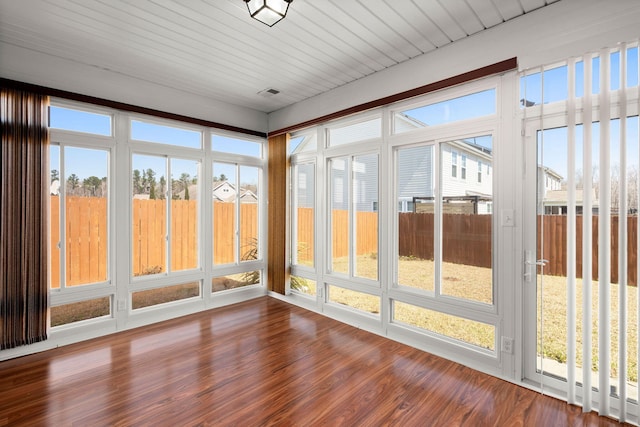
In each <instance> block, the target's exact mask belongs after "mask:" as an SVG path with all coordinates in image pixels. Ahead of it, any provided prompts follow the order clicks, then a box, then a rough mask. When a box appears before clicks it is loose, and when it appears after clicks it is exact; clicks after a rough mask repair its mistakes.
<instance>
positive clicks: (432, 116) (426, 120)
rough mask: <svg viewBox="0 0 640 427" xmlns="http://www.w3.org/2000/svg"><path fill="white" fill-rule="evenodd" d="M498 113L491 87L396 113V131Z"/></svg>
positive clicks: (405, 130)
mask: <svg viewBox="0 0 640 427" xmlns="http://www.w3.org/2000/svg"><path fill="white" fill-rule="evenodd" d="M491 114H496V91H495V89H489V90H485V91H482V92H477V93H472V94H470V95H465V96H461V97H459V98H454V99H448V100H446V101H442V102H437V103H435V104H430V105H425V106H422V107H417V108H412V109H409V110H404V111H400V112H396V113H395V114H394V133H403V132H408V131H411V130H414V129H419V128H424V127H426V126H436V125H441V124H444V123H451V122H456V121H459V120H467V119H473V118H477V117H483V116H488V115H491Z"/></svg>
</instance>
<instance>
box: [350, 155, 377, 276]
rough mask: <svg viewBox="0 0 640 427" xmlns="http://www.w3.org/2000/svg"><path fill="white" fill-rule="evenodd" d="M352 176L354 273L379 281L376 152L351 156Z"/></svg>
mask: <svg viewBox="0 0 640 427" xmlns="http://www.w3.org/2000/svg"><path fill="white" fill-rule="evenodd" d="M352 177H353V178H352V185H353V190H352V194H353V196H352V197H353V208H354V220H353V223H354V228H355V230H354V231H355V256H356V258H355V260H354V275H355V276H358V277H364V278H367V279H372V280H378V155H377V154H368V155H365V156H356V157H354V158H353V163H352Z"/></svg>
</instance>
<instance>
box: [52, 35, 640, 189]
mask: <svg viewBox="0 0 640 427" xmlns="http://www.w3.org/2000/svg"><path fill="white" fill-rule="evenodd" d="M610 61H611V81H610V86H611V88H612V89H613V90H616V89H618V88H619V87H620V83H621V82H620V80H621V79H620V53H619V52H617V53H613V54H611V57H610ZM638 61H639V58H638V48H637V47H635V48H632V49H628V51H627V81H626V85H627V86H628V87H633V86H638ZM592 68H593V71H592V73H593V79H592V84H591V92H592V93H593V94H598V93H599V85H600V59H599V58H597V57H596V58H593V59H592ZM575 75H576V79H575V80H576V96H577V97H581V96H583V93H584V64H583V62H582V61H579V62H577V63H576V69H575ZM567 78H568V71H567V67H566V66H563V67H556V68H553V69H548V70H545V71H544V72H543V73H540V72H538V73H533V74H530V75H527V76H526V77H523V78H521V80H520V99H526V100H528V101H530V102H534V103H536V104H540V103H544V104H549V103H552V102H557V101H563V100H565V99H567V96H568V84H567ZM496 109H497V107H496V91H495V90H494V89H490V90H486V91H482V92H479V93H475V94H470V95H466V96H463V97H460V98H455V99H451V100H447V101H443V102H438V103H435V104H431V105H427V106H423V107H420V108H415V109H411V110H407V111H403V113H404V114H407V115H409V116H410V117H413V118H415V119H417V120H420V121H421V122H423V123H425V124H427V125H430V126H434V125H438V124H442V123H449V122H453V121H458V120H464V119H469V118H473V117H482V116H485V115H489V114H495V113H496ZM51 126H52V127H53V128H58V129H65V130H74V131H78V132H84V133H89V134H96V135H104V136H110V135H111V129H112V123H111V117H110V116H108V115H103V114H96V113H92V112H84V111H78V110H70V109H66V108H61V107H57V106H52V107H51ZM638 133H639V129H638V120H637V117H634V118H630V119H629V120H628V123H627V141H628V142H627V152H626V158H627V159H628V164H629V168H632V167H636V168H637V167H638V163H639V155H638V142H637V141H638V137H639V135H638ZM131 134H132V135H131V136H132V139H135V140H140V141H150V142H155V143H159V144H172V145H177V146H180V147H185V148H194V149H199V148H200V146H201V141H200V138H201V134H200V133H199V132H196V131H193V130H190V129H185V128H178V127H172V126H166V125H159V124H156V123H147V122H143V121H139V120H133V121H132V124H131ZM566 138H567V132H566V129H553V130H547V131H545V132H544V135H539V136H538V139H539V143H540V144H543V147H542V146H541V147H539V153H541V152H543V153H544V158H543V159H539V162H540V160H542V161H543V162H544V164H545V166H548V167H551V168H552V169H554V170H555V171H556V172H558V173H559V174H560V175H562V176H563V177H565V178H566V176H567V141H566ZM576 138H577V141H578V143H577V153H576V155H577V156H578V158H579V159H581V158H582V152H581V147H582V144H581V141H582V126H578V127H577V128H576ZM619 138H620V129H619V121H617V120H614V121H612V122H611V159H612V166H615V165H616V164H618V163H619V158H620V150H619ZM488 141H490V139H489V140H488ZM488 141H484V140H481V139H480V140H478V141H477V142H478V143H479V144H481V145H487V146H489V148H491V146H490V142H488ZM296 142H298V141H296V140H293V141H292V145H294V146H295V144H296ZM592 144H593V147H594V154H593V159H594V163H595V164H597V163H598V150H599V124H598V123H595V124H594V128H593V142H592ZM212 147H213V150H214V151H220V152H226V153H237V154H242V155H249V156H261V154H262V153H261V144H259V143H257V142H253V141H245V140H241V139H235V138H230V137H225V136H220V135H214V136H213V137H212ZM293 149H295V147H293ZM64 154H65V165H66V170H65V175H66V176H67V177H68V176H69V175H70V174H71V173H75V174H76V175H78V177H80V180H82V179H84V178H86V177H89V176H97V177H99V178H102V177H104V176H107V170H108V157H107V153H106V152H105V151H102V150H97V149H96V150H92V149H85V148H67V149H66V151H65V153H64ZM51 165H52V169H58V170H59V169H60V152H59V149H58V148H57V147H55V146H52V150H51ZM581 166H582V165H581V162H579V164H578V169H579V170H581V169H582V168H581ZM133 168H134V169H140V170H143V169H148V168H152V169H154V170H156V175H157V177H158V178H159V176H161V175H162V174H165V175H166V166H165V159H164V157H161V156H141V155H135V156H134V159H133ZM171 169H172V174H173V176H174V178H176V177H179V176H180V175H181V174H182V173H188V174H189V175H190V176H191V177H194V176H197V175H198V173H199V171H198V165H197V164H196V162H193V161H186V160H177V159H176V160H174V161H172V164H171ZM214 169H215V170H214V175H216V176H219V175H220V174H223V173H224V175H225V176H226V177H227V178H229V179H232V177H234V176H235V166H234V165H230V164H225V165H223V164H220V163H218V164H216V166H215V167H214ZM240 179H241V182H242V183H243V184H244V183H252V184H254V183H257V181H258V176H257V170H256V169H255V168H249V169H247V170H245V171H244V172H243V173H242V176H241V178H240Z"/></svg>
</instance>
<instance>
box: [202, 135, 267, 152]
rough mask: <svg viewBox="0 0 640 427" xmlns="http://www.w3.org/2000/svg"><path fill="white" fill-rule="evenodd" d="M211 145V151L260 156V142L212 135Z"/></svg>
mask: <svg viewBox="0 0 640 427" xmlns="http://www.w3.org/2000/svg"><path fill="white" fill-rule="evenodd" d="M211 147H212V149H213V151H222V152H224V153H233V154H241V155H244V156H252V157H262V144H261V143H259V142H255V141H247V140H244V139H237V138H229V137H227V136H221V135H212V136H211Z"/></svg>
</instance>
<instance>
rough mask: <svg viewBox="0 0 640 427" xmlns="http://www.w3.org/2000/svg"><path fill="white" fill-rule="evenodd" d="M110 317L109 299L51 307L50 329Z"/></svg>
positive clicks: (103, 298)
mask: <svg viewBox="0 0 640 427" xmlns="http://www.w3.org/2000/svg"><path fill="white" fill-rule="evenodd" d="M110 315H111V298H109V297H102V298H96V299H91V300H86V301H80V302H73V303H70V304H64V305H57V306H55V307H51V327H52V328H53V327H55V326H62V325H68V324H69V323H74V322H81V321H83V320H89V319H97V318H100V317H107V316H110Z"/></svg>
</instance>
